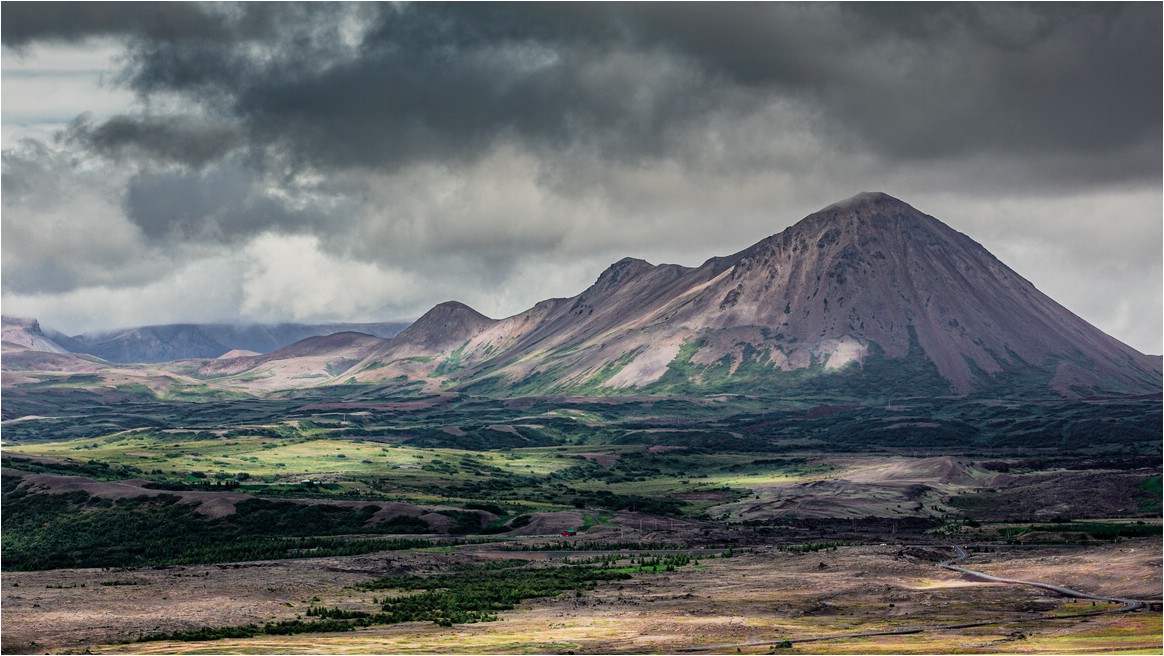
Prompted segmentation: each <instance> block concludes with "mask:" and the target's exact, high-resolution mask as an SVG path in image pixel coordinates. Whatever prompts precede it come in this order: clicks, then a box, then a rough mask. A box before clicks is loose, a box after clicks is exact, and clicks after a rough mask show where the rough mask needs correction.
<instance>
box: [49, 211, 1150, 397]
mask: <svg viewBox="0 0 1164 656" xmlns="http://www.w3.org/2000/svg"><path fill="white" fill-rule="evenodd" d="M163 328H164V329H165V330H162V329H163ZM200 328H202V327H194V326H176V327H157V328H155V329H136V331H125V332H123V333H119V334H118V335H116V336H113V337H104V338H101V339H93V340H90V341H88V344H101V345H106V346H103V348H101V349H97V348H94V347H93V346H89V347H88V348H89V350H87V351H85V352H87V353H92V354H95V355H99V356H100V357H104V358H106V359H115V358H125V359H128V358H129V357H130V356H134V357H138V355H137V354H142V353H148V354H150V356H151V359H162V358H166V357H171V356H168V355H167V354H168V353H170V352H173V353H175V354H176V353H178V349H176V348H173V349H172V351H171V350H168V349H171V348H172V347H170V346H168V344H169V343H170V342H171V341H175V339H174V337H173V336H174V335H182V338H181V339H179V340H176V341H178V342H179V343H181V344H183V345H184V346H183V350H182V351H181V352H182V353H183V357H203V358H210V357H217V356H218V355H221V354H222V353H223V352H225V351H226V350H229V349H228V348H226V347H228V346H229V348H242V349H247V350H251V351H258V352H265V354H260V355H241V356H240V357H231V358H222V359H218V360H214V361H210V362H207V363H205V364H203V365H201V367H200V368H199V369H198V371H197V373H196V376H197V377H198V378H200V379H202V380H206V381H208V382H210V383H213V384H216V385H223V386H231V387H237V388H240V389H251V390H254V391H265V390H274V389H288V388H294V387H300V386H306V385H312V386H314V385H320V384H334V383H368V384H376V385H382V386H386V387H387V388H399V389H401V390H404V389H416V390H428V391H432V390H438V389H454V390H459V391H463V392H467V393H473V394H480V395H486V396H503V397H504V396H547V395H574V396H584V395H611V394H662V395H666V394H670V395H683V396H706V395H709V394H724V393H729V394H730V393H739V394H753V395H773V396H796V395H802V396H803V395H828V396H832V397H837V396H843V397H852V398H860V399H869V398H886V397H889V398H892V397H895V396H910V395H928V396H938V395H966V394H990V395H994V394H997V395H1033V396H1046V395H1048V394H1055V395H1061V396H1069V397H1070V396H1094V395H1099V394H1143V393H1158V392H1159V391H1160V390H1161V387H1162V385H1161V358H1160V357H1159V356H1148V355H1144V354H1142V353H1139V352H1138V351H1136V350H1135V349H1133V348H1131V347H1129V346H1127V345H1125V344H1123V343H1121V342H1119V341H1118V340H1116V339H1114V338H1112V337H1110V336H1108V335H1106V334H1104V333H1103V332H1102V331H1100V330H1099V329H1097V328H1095V327H1094V326H1092V325H1090V324H1088V323H1087V322H1086V321H1084V320H1083V319H1080V318H1079V317H1077V316H1076V315H1074V314H1072V313H1071V312H1070V311H1068V310H1067V309H1065V308H1064V307H1062V306H1061V305H1059V304H1058V303H1056V302H1055V301H1053V300H1051V299H1050V298H1049V297H1047V296H1046V295H1045V294H1043V293H1041V292H1039V291H1038V290H1037V289H1035V287H1034V286H1033V285H1031V283H1029V282H1027V281H1026V280H1024V279H1023V278H1022V277H1021V276H1019V275H1018V274H1017V273H1015V272H1014V271H1012V270H1011V269H1010V268H1008V267H1007V266H1006V265H1004V264H1002V263H1001V262H1000V261H998V260H997V259H996V258H995V257H994V256H993V255H991V254H990V253H989V252H987V251H986V249H984V248H983V247H982V246H981V245H979V244H978V243H976V242H975V241H973V240H972V239H970V238H969V237H967V236H966V235H963V234H961V233H959V232H957V231H955V230H953V229H951V228H950V227H948V226H946V225H945V224H943V223H942V222H940V221H938V220H937V219H935V218H934V217H932V216H929V215H926V214H923V213H921V212H919V211H918V210H916V209H914V208H913V207H911V206H909V205H907V204H906V203H904V202H902V201H900V200H897V199H895V198H892V197H890V196H887V195H885V194H881V193H863V194H859V195H857V196H855V197H853V198H850V199H848V200H846V201H842V202H840V203H836V204H834V205H831V206H829V207H826V208H824V209H823V210H821V211H819V212H816V213H814V214H812V215H810V216H808V217H806V218H804V219H803V220H801V221H800V222H799V223H797V224H795V225H793V226H792V227H790V228H788V229H786V230H784V231H783V232H781V233H779V234H776V235H773V236H771V237H768V238H767V239H764V240H762V241H760V242H759V243H757V244H755V245H753V246H751V247H749V248H747V249H745V250H742V251H740V252H738V253H735V254H734V255H729V256H727V257H715V258H712V259H710V260H708V261H707V262H705V263H704V264H703V265H702V266H699V267H683V266H677V265H670V264H664V265H652V264H649V263H647V262H645V261H643V260H636V259H631V258H627V259H623V260H621V261H619V262H617V263H615V264H613V265H611V266H610V268H608V269H607V270H606V271H605V272H603V273H602V275H600V276H599V278H598V280H597V281H596V282H595V283H594V284H593V285H592V286H591V287H590V288H588V289H586V290H585V291H583V292H582V293H581V294H579V295H577V296H574V297H571V298H559V299H550V300H546V301H542V302H540V303H538V304H537V305H535V306H534V307H532V308H530V309H529V310H526V311H525V312H522V313H520V314H517V315H514V316H512V317H508V318H505V319H500V320H494V319H490V318H488V317H486V316H484V315H482V314H480V313H478V312H476V311H475V310H473V309H472V308H469V307H468V306H466V305H463V304H461V303H457V302H448V303H442V304H441V305H438V306H436V307H435V308H433V309H432V310H430V311H429V312H428V313H427V314H425V315H424V316H422V317H421V318H420V319H418V320H417V321H416V322H415V323H413V324H412V325H410V326H408V327H407V328H406V329H404V330H403V331H401V332H399V334H396V335H395V336H394V337H392V339H383V337H386V335H383V333H381V334H379V335H377V334H376V333H374V332H373V331H371V330H367V329H361V328H359V327H355V326H348V327H347V330H346V331H344V332H334V331H332V334H326V333H324V332H323V331H320V332H318V333H316V336H313V337H311V338H309V339H306V340H304V341H300V342H297V343H295V344H292V345H290V346H286V347H284V348H278V349H274V350H270V349H265V348H263V347H265V346H267V345H269V344H271V343H273V342H276V341H278V339H276V338H275V337H273V336H272V337H271V338H270V340H269V341H266V342H262V343H259V342H258V341H245V340H243V339H241V338H240V337H237V336H236V337H233V338H232V339H231V340H228V339H225V338H223V337H220V336H221V335H224V334H227V332H226V330H225V328H226V327H219V329H220V330H219V332H211V333H207V332H204V331H202V330H200ZM315 329H316V330H318V328H317V327H316V328H315ZM234 330H240V329H234ZM265 330H268V331H269V330H270V328H267V329H265ZM142 331H145V332H142ZM293 332H294V331H293V330H290V329H288V330H286V331H285V332H279V333H277V334H278V335H279V336H280V337H284V336H290V335H291V334H293ZM357 333H363V334H357ZM230 334H231V335H241V334H242V333H230ZM263 334H264V335H266V334H268V333H263ZM269 334H270V335H275V334H276V333H275V332H270V333H269ZM208 335H209V337H208ZM49 336H50V337H53V336H52V335H51V334H50V335H49ZM211 337H213V339H211ZM200 340H204V341H205V342H207V344H206V346H205V348H202V346H201V345H202V341H200ZM53 341H55V342H56V343H57V344H59V345H61V346H64V347H66V348H69V349H70V350H77V349H76V346H75V344H74V343H73V342H70V341H68V340H62V339H60V338H54V340H53ZM211 342H212V343H213V346H211ZM227 342H230V343H229V344H228V343H227ZM120 344H143V345H144V346H135V347H134V348H129V347H125V348H124V349H122V348H121V347H120V346H119V345H120ZM256 347H258V348H256ZM200 348H201V349H202V350H198V349H200ZM266 351H269V352H266ZM194 353H198V354H200V355H193V354H194ZM173 357H178V356H176V355H175V356H173Z"/></svg>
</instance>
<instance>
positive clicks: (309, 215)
mask: <svg viewBox="0 0 1164 656" xmlns="http://www.w3.org/2000/svg"><path fill="white" fill-rule="evenodd" d="M282 182H284V183H286V181H282ZM272 186H273V185H271V184H270V183H269V182H268V181H265V180H263V179H261V178H260V177H259V176H258V175H257V174H256V173H255V172H254V171H253V170H252V169H250V168H249V167H246V166H244V165H242V164H241V163H240V162H238V161H235V160H227V161H225V162H220V163H217V164H214V165H212V166H209V167H207V168H206V169H204V170H201V171H194V170H189V169H178V170H163V171H151V170H145V171H141V172H139V173H137V174H135V175H134V176H132V177H131V178H130V179H129V180H128V182H127V184H126V187H125V196H124V209H125V215H126V217H127V218H128V220H129V221H131V222H132V223H133V224H134V225H136V226H137V227H138V228H139V229H140V230H141V232H142V234H143V236H144V237H145V238H146V239H147V240H150V241H152V242H157V243H181V242H186V241H191V242H211V243H213V242H218V243H233V242H237V241H238V240H240V239H245V238H247V237H251V236H254V235H257V234H259V233H261V232H266V231H275V232H286V233H294V232H299V231H304V230H306V229H308V228H314V229H316V230H321V229H322V228H323V227H324V226H325V225H327V223H328V222H327V220H326V219H325V217H324V215H325V210H324V208H321V207H320V206H319V204H320V203H322V204H323V205H325V206H326V213H335V214H336V215H338V216H343V215H342V213H339V212H335V210H336V208H335V207H334V206H332V205H331V204H330V203H328V202H327V201H328V199H326V198H325V199H323V200H322V201H321V200H318V199H308V200H303V199H302V198H297V197H296V194H297V192H300V190H298V189H296V188H295V186H294V185H293V184H287V185H286V186H285V187H283V188H279V189H278V190H277V191H276V190H273V189H272Z"/></svg>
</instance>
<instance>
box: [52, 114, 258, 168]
mask: <svg viewBox="0 0 1164 656" xmlns="http://www.w3.org/2000/svg"><path fill="white" fill-rule="evenodd" d="M243 136H244V135H243V134H242V133H241V131H240V130H239V128H238V126H237V125H233V124H230V123H226V122H220V121H210V120H207V119H205V118H203V117H197V116H196V117H189V116H147V117H130V116H125V115H120V116H114V117H113V118H110V119H109V120H107V121H105V122H104V123H101V124H100V125H97V126H94V125H93V124H92V121H90V120H87V119H86V118H85V117H82V118H80V119H78V120H76V121H74V122H73V124H72V125H71V126H70V128H69V130H68V132H67V135H66V138H67V139H70V140H74V141H77V142H79V143H82V144H84V145H86V146H88V147H89V148H92V149H93V150H95V151H97V152H99V153H103V154H105V155H108V156H110V157H112V158H114V159H117V160H124V159H130V160H138V159H147V160H154V161H158V162H161V163H173V164H188V165H190V166H193V167H197V168H200V167H202V166H205V165H206V164H207V163H209V162H211V161H215V160H218V159H221V158H222V157H224V156H225V155H227V154H228V153H230V152H232V151H234V150H236V149H237V148H239V147H240V140H241V138H242V137H243Z"/></svg>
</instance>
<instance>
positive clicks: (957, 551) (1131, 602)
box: [678, 545, 1147, 652]
mask: <svg viewBox="0 0 1164 656" xmlns="http://www.w3.org/2000/svg"><path fill="white" fill-rule="evenodd" d="M948 548H949V549H953V550H954V557H953V558H951V559H949V560H944V561H942V562H940V563H938V567H941V568H942V569H946V570H950V571H952V572H959V573H961V574H967V575H969V576H972V577H974V578H977V579H981V580H983V581H989V582H992V583H1009V584H1014V585H1026V586H1031V587H1035V588H1041V589H1043V590H1049V591H1051V592H1054V593H1057V594H1061V595H1063V596H1066V597H1075V598H1077V599H1091V600H1095V601H1109V602H1114V603H1120V604H1123V607H1121V608H1117V609H1114V610H1095V611H1088V612H1085V613H1073V614H1070V615H1043V616H1040V617H1011V618H1007V619H1000V620H986V621H981V622H966V623H963V624H941V625H937V626H923V627H914V628H907V629H894V630H891V631H865V632H861V633H841V634H837V635H830V636H817V637H813V638H799V639H796V640H793V639H791V638H781V639H779V640H772V639H768V640H751V641H748V642H737V643H731V644H723V645H704V646H700V647H684V648H681V649H679V650H678V651H681V652H697V651H713V650H719V649H734V648H736V647H763V646H766V645H779V644H787V645H792V644H796V643H802V642H821V641H824V640H843V639H851V638H872V637H876V636H889V635H910V634H914V633H925V632H927V631H946V630H950V629H969V628H972V627H977V626H990V625H992V624H1010V623H1012V622H1043V621H1050V620H1065V619H1071V618H1077V617H1092V616H1095V615H1107V614H1109V613H1127V612H1130V611H1137V610H1141V609H1143V608H1145V607H1146V606H1147V603H1146V602H1143V601H1140V600H1137V599H1125V598H1122V597H1102V596H1099V595H1093V594H1088V593H1086V592H1080V591H1078V590H1072V589H1071V588H1066V587H1063V586H1061V585H1053V584H1051V583H1040V582H1038V581H1023V580H1019V579H1007V578H1003V577H1001V576H994V575H991V574H987V573H985V572H979V571H978V570H973V569H966V568H965V567H958V566H957V565H956V564H955V563H960V562H962V561H964V560H966V559H967V558H969V557H970V553H969V552H968V551H966V549H965V548H963V547H961V546H958V545H950V546H949V547H948Z"/></svg>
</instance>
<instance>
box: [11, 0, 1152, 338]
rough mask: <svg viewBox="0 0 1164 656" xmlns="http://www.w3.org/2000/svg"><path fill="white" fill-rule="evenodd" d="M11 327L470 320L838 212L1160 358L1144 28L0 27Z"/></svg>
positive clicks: (126, 16)
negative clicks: (941, 232)
mask: <svg viewBox="0 0 1164 656" xmlns="http://www.w3.org/2000/svg"><path fill="white" fill-rule="evenodd" d="M0 11H2V12H3V16H2V23H0V31H2V41H3V59H2V68H3V102H2V113H3V116H2V126H3V133H2V139H3V215H2V216H3V231H2V248H3V257H2V265H3V273H2V287H3V299H2V302H3V310H4V313H5V314H8V315H19V316H35V317H38V318H39V319H40V320H41V322H42V324H45V325H46V326H49V327H53V328H57V329H59V330H62V331H64V332H67V333H70V334H76V333H80V332H85V331H92V330H100V329H108V328H114V327H121V326H128V325H143V324H157V323H171V322H178V321H186V322H211V321H248V322H249V321H260V322H268V321H301V322H314V321H334V320H351V321H377V320H385V321H386V320H397V319H412V318H415V317H417V316H419V315H420V314H422V313H423V312H424V311H425V310H427V309H428V308H429V307H431V306H432V305H434V304H436V303H439V302H441V301H445V300H449V299H457V300H460V301H463V302H465V303H468V304H469V305H471V306H473V307H475V308H477V309H478V310H480V311H481V312H483V313H485V314H488V315H490V316H493V317H502V316H507V315H510V314H513V313H516V312H519V311H521V310H524V309H526V308H528V307H529V306H531V305H533V304H534V303H535V302H537V301H538V300H541V299H544V298H548V297H554V296H572V295H574V294H577V293H578V292H580V291H581V290H582V289H584V288H585V287H586V286H588V285H589V284H591V283H592V282H593V281H594V280H595V279H596V278H597V276H598V275H599V273H600V272H601V271H602V270H603V269H604V268H606V266H608V265H609V264H610V263H612V262H614V261H616V260H618V259H620V258H621V257H623V256H628V255H629V256H635V257H642V258H645V259H647V260H649V261H651V262H654V263H659V262H675V263H679V264H685V265H697V264H700V263H702V262H703V261H704V260H706V259H707V258H709V257H712V256H716V255H726V254H729V253H732V252H735V251H738V250H741V249H743V248H745V247H747V246H749V245H751V244H752V243H754V242H756V241H758V240H759V239H761V238H763V237H765V236H768V235H770V234H774V233H776V232H779V231H781V230H783V229H784V228H785V227H787V226H789V225H791V224H793V223H795V222H796V221H798V220H799V219H800V218H802V217H803V216H805V215H806V214H809V213H811V212H813V211H815V210H817V209H820V208H821V207H824V206H826V205H829V204H831V203H833V202H835V201H837V200H840V199H843V198H846V197H848V196H852V195H853V194H855V193H857V192H860V191H866V190H867V191H874V190H876V191H884V192H886V193H889V194H892V195H894V196H896V197H898V198H901V199H902V200H905V201H906V202H909V203H910V204H912V205H914V206H915V207H917V208H918V209H920V210H922V211H923V212H926V213H928V214H932V215H934V216H936V217H937V218H939V219H941V220H942V221H944V222H946V223H948V224H949V225H951V226H953V227H954V228H956V229H958V230H960V231H962V232H965V233H966V234H968V235H970V236H971V237H972V238H974V239H976V240H977V241H979V242H980V243H982V244H983V245H984V246H986V247H987V248H988V249H989V250H990V251H991V252H993V253H994V254H995V255H996V256H998V257H999V258H1000V259H1001V260H1002V261H1003V262H1005V263H1006V264H1008V265H1009V266H1011V267H1012V268H1013V269H1015V270H1016V271H1018V272H1019V273H1020V274H1021V275H1023V276H1025V277H1026V278H1028V279H1029V280H1031V281H1032V282H1033V283H1034V284H1035V285H1036V286H1037V287H1039V288H1040V289H1041V290H1042V291H1044V292H1046V293H1047V294H1049V295H1050V296H1051V297H1052V298H1054V299H1056V300H1057V301H1059V302H1060V303H1062V304H1063V305H1065V306H1066V307H1067V308H1068V309H1070V310H1072V311H1074V312H1075V313H1076V314H1079V315H1081V316H1083V317H1084V318H1085V319H1087V320H1088V321H1090V322H1092V323H1094V324H1096V325H1097V326H1099V327H1100V328H1102V329H1103V330H1105V331H1107V332H1109V333H1111V334H1113V335H1115V336H1116V337H1118V338H1120V339H1122V340H1124V341H1125V342H1127V343H1129V344H1131V345H1132V346H1134V347H1136V348H1138V349H1140V350H1141V351H1145V352H1150V353H1161V352H1162V351H1164V345H1162V334H1164V328H1162V319H1161V316H1162V308H1161V297H1162V295H1164V294H1162V288H1161V279H1162V272H1161V261H1162V259H1164V258H1162V254H1161V253H1162V246H1161V244H1162V239H1164V237H1162V225H1164V221H1162V216H1164V200H1162V199H1164V194H1162V187H1161V181H1162V170H1161V162H1162V158H1164V155H1162V149H1161V140H1162V134H1161V123H1162V108H1161V95H1162V90H1161V78H1162V70H1161V55H1160V53H1161V52H1162V43H1161V22H1162V16H1161V4H1159V3H1140V4H1119V3H1103V4H1099V5H1086V4H1069V5H1054V4H1035V5H1010V4H1001V3H989V4H984V5H967V4H957V5H939V4H929V3H917V4H910V5H879V4H864V3H862V4H842V5H833V4H824V3H812V4H807V5H800V4H762V5H730V4H726V3H713V4H706V5H702V4H674V5H672V4H662V3H660V4H635V5H619V4H596V5H561V4H550V5H535V4H520V5H492V4H464V5H452V6H449V5H441V4H418V5H408V4H403V5H375V4H368V3H359V4H350V5H349V4H335V3H325V4H308V5H295V4H280V3H256V4H244V5H226V4H212V5H198V4H178V3H161V4H138V3H133V4H126V5H103V4H99V3H81V4H78V5H71V6H57V5H52V4H42V3H28V4H25V3H18V2H4V3H3V5H0Z"/></svg>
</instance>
